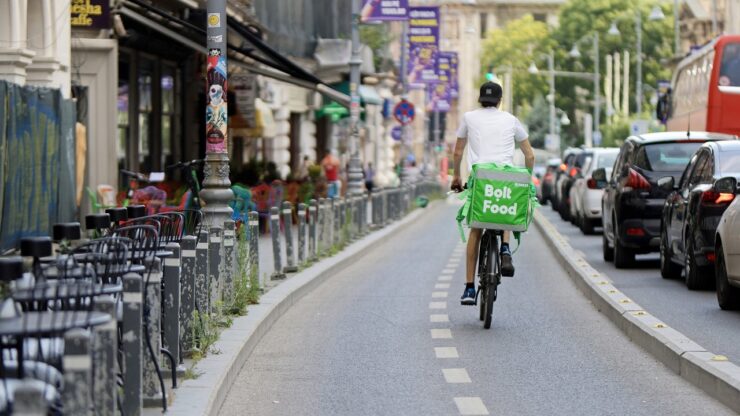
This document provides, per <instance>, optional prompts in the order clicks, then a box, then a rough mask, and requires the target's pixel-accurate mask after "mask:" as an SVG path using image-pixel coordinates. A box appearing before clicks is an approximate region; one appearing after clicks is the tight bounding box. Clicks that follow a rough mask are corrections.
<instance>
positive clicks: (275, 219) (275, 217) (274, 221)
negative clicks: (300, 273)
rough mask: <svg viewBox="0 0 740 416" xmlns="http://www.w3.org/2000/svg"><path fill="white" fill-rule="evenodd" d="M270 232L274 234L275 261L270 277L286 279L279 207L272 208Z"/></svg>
mask: <svg viewBox="0 0 740 416" xmlns="http://www.w3.org/2000/svg"><path fill="white" fill-rule="evenodd" d="M270 234H271V235H272V258H273V260H274V262H275V270H274V271H273V272H272V275H271V276H270V279H272V280H279V279H285V273H283V266H282V261H281V258H280V254H281V253H280V251H281V250H280V210H279V209H278V207H272V208H270Z"/></svg>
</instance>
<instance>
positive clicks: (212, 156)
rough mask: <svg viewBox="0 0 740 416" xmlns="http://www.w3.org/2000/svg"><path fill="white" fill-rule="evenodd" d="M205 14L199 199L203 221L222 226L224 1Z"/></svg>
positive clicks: (226, 211) (212, 2)
mask: <svg viewBox="0 0 740 416" xmlns="http://www.w3.org/2000/svg"><path fill="white" fill-rule="evenodd" d="M207 13H208V25H207V26H208V28H207V32H206V34H207V37H206V38H207V44H206V45H207V47H208V68H207V71H206V85H207V87H208V90H207V92H206V158H205V166H204V167H203V174H204V179H203V189H202V190H201V191H200V197H201V199H202V200H203V201H204V202H205V207H203V213H204V215H205V222H206V223H207V224H211V225H217V226H222V225H223V223H224V221H226V220H228V219H231V214H232V213H233V211H232V209H231V208H230V207H229V202H230V201H231V200H232V199H234V193H233V192H232V191H231V182H230V181H229V148H228V131H229V130H228V126H227V122H228V111H227V102H226V101H227V100H226V97H227V94H226V80H227V78H228V72H227V66H226V32H227V30H226V0H208V4H207Z"/></svg>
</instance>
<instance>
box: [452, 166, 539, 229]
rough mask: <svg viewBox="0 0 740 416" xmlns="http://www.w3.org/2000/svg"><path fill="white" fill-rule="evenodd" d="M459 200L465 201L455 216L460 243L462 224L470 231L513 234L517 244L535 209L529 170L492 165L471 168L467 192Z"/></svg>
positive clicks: (535, 193) (535, 202) (534, 192)
mask: <svg viewBox="0 0 740 416" xmlns="http://www.w3.org/2000/svg"><path fill="white" fill-rule="evenodd" d="M460 199H464V200H465V204H464V205H463V206H462V208H460V211H459V212H458V213H457V226H458V229H459V231H460V236H461V237H462V240H463V242H464V241H465V233H464V231H463V225H462V223H463V221H466V222H467V224H468V226H469V227H472V228H488V229H494V230H506V231H513V232H514V237H515V238H516V240H517V242H519V239H520V233H522V232H523V231H527V229H528V228H529V224H530V223H531V222H532V218H533V217H534V209H535V208H536V207H537V206H539V204H538V202H537V191H536V189H535V187H534V184H533V183H532V175H531V174H530V173H529V170H527V169H526V168H517V167H513V166H508V165H498V164H496V163H477V164H475V165H473V171H472V172H471V174H470V178H469V179H468V189H467V190H465V191H464V192H463V193H462V194H461V195H460Z"/></svg>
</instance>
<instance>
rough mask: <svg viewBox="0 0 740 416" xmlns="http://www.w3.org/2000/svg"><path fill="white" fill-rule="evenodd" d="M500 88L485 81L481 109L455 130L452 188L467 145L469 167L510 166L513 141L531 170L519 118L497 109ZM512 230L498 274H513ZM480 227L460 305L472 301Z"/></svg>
mask: <svg viewBox="0 0 740 416" xmlns="http://www.w3.org/2000/svg"><path fill="white" fill-rule="evenodd" d="M502 96H503V89H502V88H501V85H499V84H497V83H495V82H486V83H485V84H483V85H482V86H481V87H480V96H479V98H478V102H479V103H480V104H481V108H479V109H477V110H473V111H469V112H467V113H465V115H463V118H462V121H461V123H460V127H459V128H458V130H457V143H456V144H455V159H454V175H453V178H452V186H451V188H452V190H453V191H455V192H462V190H463V182H462V179H461V178H460V164H461V163H462V157H463V150H464V149H465V146H466V145H467V147H468V151H467V159H468V165H469V166H468V167H469V168H470V170H472V166H473V165H474V164H476V163H499V164H505V165H513V163H514V150H515V142H516V143H519V148H520V149H521V150H522V153H524V158H525V164H526V165H527V169H529V170H530V171H531V170H532V169H533V168H534V151H533V150H532V146H531V145H530V143H529V139H528V137H527V132H526V130H524V127H523V126H522V124H521V123H520V122H519V120H518V119H517V118H516V117H514V116H513V115H511V114H509V113H508V112H506V111H501V110H499V109H498V107H499V105H500V104H501V98H502ZM510 235H511V233H510V232H508V231H506V232H504V234H503V242H502V243H501V274H502V275H504V276H508V277H513V276H514V264H513V263H512V260H511V249H510V248H509V238H510ZM480 239H481V230H480V229H476V228H472V229H471V230H470V238H469V239H468V248H467V263H466V266H467V269H466V283H465V291H464V292H463V295H462V298H461V300H460V303H461V304H463V305H474V304H475V281H474V277H475V266H476V262H477V259H478V246H479V245H480Z"/></svg>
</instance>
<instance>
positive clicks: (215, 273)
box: [207, 227, 223, 311]
mask: <svg viewBox="0 0 740 416" xmlns="http://www.w3.org/2000/svg"><path fill="white" fill-rule="evenodd" d="M222 234H223V228H221V227H211V228H210V229H209V230H208V279H207V281H208V295H209V298H208V301H209V302H210V303H209V310H211V311H212V310H213V309H214V308H215V307H216V302H217V301H218V300H220V299H221V298H222V293H221V292H222V287H223V281H222V277H221V245H222V243H221V242H222Z"/></svg>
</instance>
